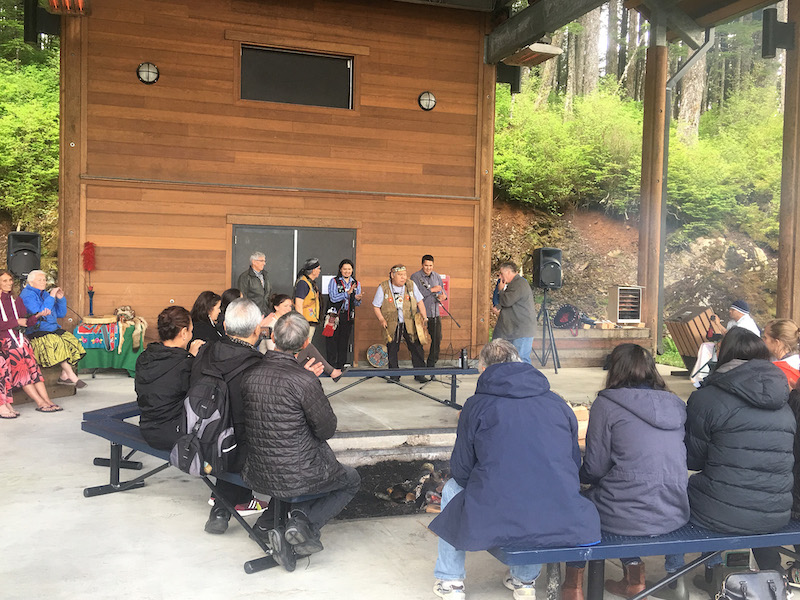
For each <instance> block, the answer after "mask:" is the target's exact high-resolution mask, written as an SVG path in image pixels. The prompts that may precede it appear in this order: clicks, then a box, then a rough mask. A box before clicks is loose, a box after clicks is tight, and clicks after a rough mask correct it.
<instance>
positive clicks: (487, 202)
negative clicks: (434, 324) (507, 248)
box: [470, 17, 497, 356]
mask: <svg viewBox="0 0 800 600" xmlns="http://www.w3.org/2000/svg"><path fill="white" fill-rule="evenodd" d="M485 27H486V31H489V27H490V25H489V20H488V17H487V20H486V22H485ZM495 69H496V67H495V65H489V64H485V65H483V66H482V67H481V72H480V76H479V77H480V85H479V86H478V89H479V92H480V94H481V97H480V98H479V100H478V106H479V110H478V119H479V120H478V132H479V134H478V135H479V140H478V153H479V156H478V161H477V164H478V174H477V175H478V178H477V181H476V192H477V194H478V196H479V198H480V200H479V204H478V221H477V222H476V223H475V227H476V229H477V232H478V235H477V239H476V244H475V250H474V252H475V266H476V268H475V269H474V270H473V278H474V284H473V290H474V292H473V294H474V295H475V297H474V298H473V301H472V305H473V310H477V314H475V315H474V317H473V320H472V321H473V331H472V335H471V336H470V337H471V339H472V346H473V348H474V349H475V350H474V351H473V352H471V354H475V355H476V356H477V348H476V346H482V345H483V344H485V343H486V342H488V341H489V313H490V309H491V307H492V304H491V300H490V298H491V296H490V291H489V289H490V288H489V281H491V280H492V273H491V269H492V248H491V246H492V205H493V201H494V103H495V87H496V86H495V81H496V80H497V77H496V70H495Z"/></svg>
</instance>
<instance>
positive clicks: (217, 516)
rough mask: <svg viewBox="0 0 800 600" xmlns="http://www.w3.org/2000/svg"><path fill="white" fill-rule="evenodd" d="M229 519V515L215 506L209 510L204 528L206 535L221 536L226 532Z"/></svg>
mask: <svg viewBox="0 0 800 600" xmlns="http://www.w3.org/2000/svg"><path fill="white" fill-rule="evenodd" d="M230 518H231V513H229V512H228V511H227V510H225V509H224V508H223V507H221V506H219V507H217V506H215V507H213V508H212V509H211V512H210V513H209V515H208V521H206V525H205V527H204V529H205V531H206V533H213V534H214V535H221V534H223V533H225V532H226V531H227V530H228V521H229V520H230Z"/></svg>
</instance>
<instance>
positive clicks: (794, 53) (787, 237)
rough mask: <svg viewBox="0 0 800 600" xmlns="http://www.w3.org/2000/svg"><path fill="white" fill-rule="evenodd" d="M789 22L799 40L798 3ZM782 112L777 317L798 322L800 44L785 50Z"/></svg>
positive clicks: (790, 12) (799, 5)
mask: <svg viewBox="0 0 800 600" xmlns="http://www.w3.org/2000/svg"><path fill="white" fill-rule="evenodd" d="M788 4H789V18H788V21H789V23H794V27H795V40H800V27H798V23H800V4H798V3H797V2H789V3H788ZM784 103H785V108H784V113H783V167H782V174H781V208H780V234H779V246H780V249H779V252H778V300H777V306H776V312H777V316H778V317H780V318H787V319H793V320H794V321H795V322H800V297H798V294H799V293H800V260H798V256H797V252H798V250H799V248H798V239H797V238H798V234H799V233H800V135H799V134H800V44H798V43H797V42H795V48H794V50H787V51H786V96H785V100H784Z"/></svg>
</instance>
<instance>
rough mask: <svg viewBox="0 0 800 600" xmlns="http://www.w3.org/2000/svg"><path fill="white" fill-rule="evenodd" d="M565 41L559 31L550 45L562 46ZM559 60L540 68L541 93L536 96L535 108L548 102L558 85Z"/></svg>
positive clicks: (546, 63) (561, 32) (545, 63)
mask: <svg viewBox="0 0 800 600" xmlns="http://www.w3.org/2000/svg"><path fill="white" fill-rule="evenodd" d="M563 41H564V32H563V31H557V32H556V33H555V35H553V39H552V40H551V41H550V43H551V44H552V45H553V46H559V47H560V46H561V44H562V43H563ZM557 67H558V60H557V59H555V58H551V59H550V60H546V61H544V63H543V64H542V65H541V66H540V67H539V80H540V82H539V91H538V92H537V94H536V100H535V101H534V106H535V107H536V108H539V107H540V106H541V105H542V104H543V103H545V102H547V98H549V97H550V92H552V91H553V88H554V87H556V86H557V85H558V73H557V70H558V69H557Z"/></svg>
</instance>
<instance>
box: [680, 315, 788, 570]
mask: <svg viewBox="0 0 800 600" xmlns="http://www.w3.org/2000/svg"><path fill="white" fill-rule="evenodd" d="M770 358H771V357H770V352H769V350H768V349H767V347H766V345H765V344H764V342H763V341H762V340H761V339H760V338H759V337H758V336H756V335H755V334H753V333H751V332H750V331H747V330H746V329H743V328H741V327H736V328H734V329H732V330H730V331H729V332H728V333H727V334H726V335H725V338H724V339H723V340H722V343H721V345H720V352H719V362H718V363H717V368H716V370H715V371H714V372H713V373H712V374H711V375H709V376H708V377H707V378H706V379H705V380H704V381H703V384H702V387H701V388H700V389H699V390H697V391H696V392H694V393H693V394H692V395H691V396H690V397H689V402H688V404H687V421H686V450H687V463H688V466H689V469H690V470H693V471H699V473H696V474H695V475H692V477H690V478H689V504H690V507H691V515H692V516H691V519H692V521H694V522H695V523H697V524H699V525H701V526H703V527H707V528H708V529H712V530H714V531H719V532H721V533H744V534H756V533H771V532H773V531H777V530H778V529H780V528H781V527H783V526H785V525H786V524H787V523H788V522H789V516H790V512H791V509H792V481H793V476H792V467H793V464H794V456H793V446H794V434H795V428H796V422H795V419H794V415H793V414H792V411H791V409H790V408H789V405H788V403H787V400H788V398H789V386H788V385H787V384H786V376H785V375H784V374H783V373H782V372H781V370H780V369H779V368H778V367H776V366H775V365H774V364H772V362H770ZM756 559H759V553H758V552H756ZM759 563H760V566H761V568H765V567H766V565H763V564H761V563H763V556H762V560H761V561H759ZM770 566H773V565H770ZM712 571H713V569H712V568H710V567H707V572H706V582H707V583H713V578H714V576H715V574H714V573H713V572H712Z"/></svg>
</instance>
